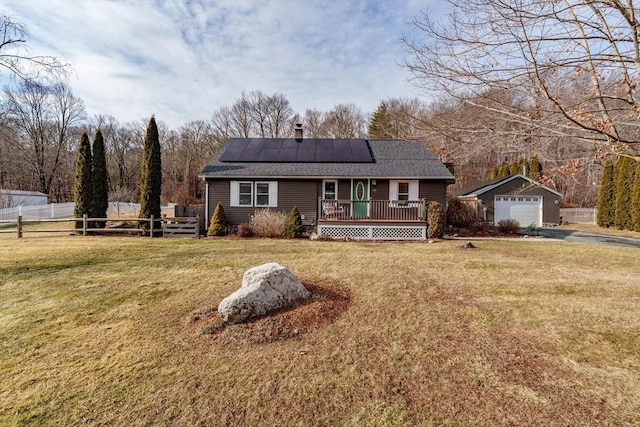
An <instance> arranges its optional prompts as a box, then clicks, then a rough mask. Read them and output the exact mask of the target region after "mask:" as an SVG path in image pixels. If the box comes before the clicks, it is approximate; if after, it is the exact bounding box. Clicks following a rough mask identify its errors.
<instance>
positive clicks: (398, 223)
mask: <svg viewBox="0 0 640 427" xmlns="http://www.w3.org/2000/svg"><path fill="white" fill-rule="evenodd" d="M426 214H427V203H426V201H425V200H424V199H423V200H326V199H319V201H318V235H320V236H326V237H331V238H348V239H354V240H358V239H365V240H426V238H427V218H426Z"/></svg>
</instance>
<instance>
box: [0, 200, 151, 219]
mask: <svg viewBox="0 0 640 427" xmlns="http://www.w3.org/2000/svg"><path fill="white" fill-rule="evenodd" d="M73 207H74V204H73V203H50V204H48V205H39V206H17V207H15V208H5V209H0V221H15V220H17V219H18V216H21V217H22V219H23V220H28V221H31V220H42V219H57V218H73ZM139 211H140V204H139V203H128V202H109V209H108V210H107V212H108V213H110V214H112V216H113V215H115V217H116V218H119V217H120V216H122V217H124V218H127V217H128V218H131V217H136V216H138V212H139Z"/></svg>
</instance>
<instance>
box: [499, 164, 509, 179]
mask: <svg viewBox="0 0 640 427" xmlns="http://www.w3.org/2000/svg"><path fill="white" fill-rule="evenodd" d="M506 176H509V164H508V163H507V162H506V161H505V162H502V164H501V165H500V169H498V178H504V177H506Z"/></svg>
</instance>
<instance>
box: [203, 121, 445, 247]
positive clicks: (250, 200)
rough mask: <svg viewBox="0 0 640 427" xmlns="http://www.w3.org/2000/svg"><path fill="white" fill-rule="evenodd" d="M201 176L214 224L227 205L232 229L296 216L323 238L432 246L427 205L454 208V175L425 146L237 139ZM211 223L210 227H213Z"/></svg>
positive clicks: (393, 142) (208, 214) (298, 132)
mask: <svg viewBox="0 0 640 427" xmlns="http://www.w3.org/2000/svg"><path fill="white" fill-rule="evenodd" d="M200 176H201V177H202V178H203V179H204V180H205V186H206V191H205V193H206V195H205V211H206V218H209V219H210V218H211V216H212V215H213V210H214V209H215V206H216V204H217V203H218V202H220V203H222V206H223V208H224V210H225V214H226V217H227V220H228V221H229V223H230V224H232V225H238V224H241V223H246V222H249V221H250V218H251V215H252V214H253V213H254V212H255V211H256V210H257V209H262V208H272V209H277V210H281V211H285V212H287V213H288V212H290V211H291V209H293V207H294V206H296V207H297V208H298V210H299V212H300V214H301V216H302V219H303V223H304V224H305V225H306V226H307V227H308V228H309V229H314V230H315V231H316V232H317V233H318V234H319V235H320V236H327V237H332V238H351V239H376V240H378V239H380V240H384V239H387V240H409V239H413V240H419V239H426V236H427V234H426V231H427V215H426V204H427V203H428V202H429V201H432V200H434V201H438V202H441V203H443V204H444V203H446V193H447V185H449V184H452V183H453V182H454V177H453V174H452V173H451V172H450V171H449V169H448V168H447V167H446V166H445V165H444V164H443V163H442V162H441V161H440V160H439V159H438V158H437V157H436V156H435V155H434V154H433V152H432V151H431V150H430V149H429V148H428V147H427V146H426V145H425V144H424V143H422V142H417V141H404V140H367V139H318V138H302V130H301V129H300V128H297V129H296V138H232V139H230V140H229V141H228V142H227V144H226V145H225V146H224V147H223V148H222V150H220V152H219V153H218V155H216V156H215V157H214V158H213V160H211V162H209V164H207V165H206V166H205V167H204V169H203V170H202V173H201V174H200ZM207 223H208V221H207Z"/></svg>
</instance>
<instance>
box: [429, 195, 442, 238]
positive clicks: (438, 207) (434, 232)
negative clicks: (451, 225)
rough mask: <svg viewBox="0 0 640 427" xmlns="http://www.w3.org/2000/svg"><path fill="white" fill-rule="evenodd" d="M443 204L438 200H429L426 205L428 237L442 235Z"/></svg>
mask: <svg viewBox="0 0 640 427" xmlns="http://www.w3.org/2000/svg"><path fill="white" fill-rule="evenodd" d="M444 220H445V214H444V206H442V203H440V202H429V205H428V206H427V221H429V227H428V228H427V237H428V238H430V239H434V238H440V237H442V236H444Z"/></svg>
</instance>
